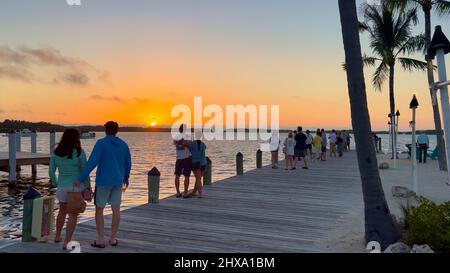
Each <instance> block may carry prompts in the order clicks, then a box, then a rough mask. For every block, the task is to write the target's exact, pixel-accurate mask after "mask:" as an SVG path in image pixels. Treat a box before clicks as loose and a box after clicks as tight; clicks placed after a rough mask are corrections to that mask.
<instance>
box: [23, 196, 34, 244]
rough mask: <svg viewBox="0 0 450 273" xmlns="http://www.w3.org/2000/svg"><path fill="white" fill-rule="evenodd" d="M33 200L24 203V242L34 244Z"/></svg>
mask: <svg viewBox="0 0 450 273" xmlns="http://www.w3.org/2000/svg"><path fill="white" fill-rule="evenodd" d="M32 225H33V199H28V200H24V201H23V219H22V242H32V241H33V237H32V236H31V229H32Z"/></svg>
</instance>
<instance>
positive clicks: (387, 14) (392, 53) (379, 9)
mask: <svg viewBox="0 0 450 273" xmlns="http://www.w3.org/2000/svg"><path fill="white" fill-rule="evenodd" d="M416 23H417V12H416V9H410V10H406V11H404V12H400V11H399V10H398V9H395V8H393V7H392V6H390V5H388V4H387V3H382V4H381V5H365V6H364V22H362V23H360V30H361V31H364V32H368V33H369V36H370V47H371V48H372V53H373V54H374V55H375V57H367V56H364V58H363V61H364V64H365V65H366V66H375V65H376V64H377V63H379V65H378V67H377V69H376V70H375V73H374V74H373V77H372V84H373V86H374V87H375V89H377V90H380V91H381V89H382V86H383V83H384V82H385V81H386V79H389V102H390V118H391V126H392V131H393V132H395V128H396V120H395V92H394V87H395V85H394V81H395V68H396V64H397V63H399V64H400V65H401V68H402V69H403V70H405V71H409V72H411V71H414V70H423V71H425V70H426V69H427V63H426V62H422V61H419V60H416V59H413V58H410V57H409V56H410V55H411V54H413V53H415V52H417V51H419V50H421V49H423V48H424V46H425V37H424V36H423V35H419V36H413V35H412V32H411V31H412V27H413V26H414V25H415V24H416ZM392 143H393V147H392V158H394V156H395V157H396V156H397V155H396V151H397V149H396V148H397V147H395V140H393V141H392Z"/></svg>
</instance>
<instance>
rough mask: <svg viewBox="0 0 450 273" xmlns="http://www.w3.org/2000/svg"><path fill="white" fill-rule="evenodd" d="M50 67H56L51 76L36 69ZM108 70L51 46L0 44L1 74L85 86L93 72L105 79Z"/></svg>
mask: <svg viewBox="0 0 450 273" xmlns="http://www.w3.org/2000/svg"><path fill="white" fill-rule="evenodd" d="M42 67H47V68H53V69H56V71H55V72H54V73H53V75H52V76H51V77H52V79H51V80H49V79H43V78H42V77H39V76H38V73H36V71H37V69H39V68H42ZM105 75H107V72H100V71H99V70H98V69H96V68H95V67H94V66H92V65H91V64H89V63H88V62H86V61H84V60H82V59H79V58H73V57H68V56H65V55H63V54H62V53H61V52H60V51H59V50H57V49H55V48H52V47H44V48H30V47H18V48H11V47H8V46H0V78H2V77H3V78H9V79H13V80H18V81H23V82H26V83H32V82H49V83H53V84H59V83H67V84H71V85H76V86H86V85H88V84H89V82H90V78H91V76H95V77H97V79H104V78H105V77H106V76H105Z"/></svg>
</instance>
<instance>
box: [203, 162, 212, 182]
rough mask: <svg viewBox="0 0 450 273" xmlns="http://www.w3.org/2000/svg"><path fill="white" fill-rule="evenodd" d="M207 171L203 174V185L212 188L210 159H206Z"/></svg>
mask: <svg viewBox="0 0 450 273" xmlns="http://www.w3.org/2000/svg"><path fill="white" fill-rule="evenodd" d="M206 162H207V164H206V170H205V172H204V174H203V185H204V186H210V185H211V184H212V162H211V159H210V158H209V157H206Z"/></svg>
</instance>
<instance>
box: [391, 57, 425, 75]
mask: <svg viewBox="0 0 450 273" xmlns="http://www.w3.org/2000/svg"><path fill="white" fill-rule="evenodd" d="M397 60H398V61H399V62H400V64H401V65H402V68H403V69H404V70H406V71H408V72H413V71H417V70H419V71H426V70H427V67H428V64H427V63H426V62H422V61H419V60H415V59H411V58H398V59H397Z"/></svg>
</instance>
